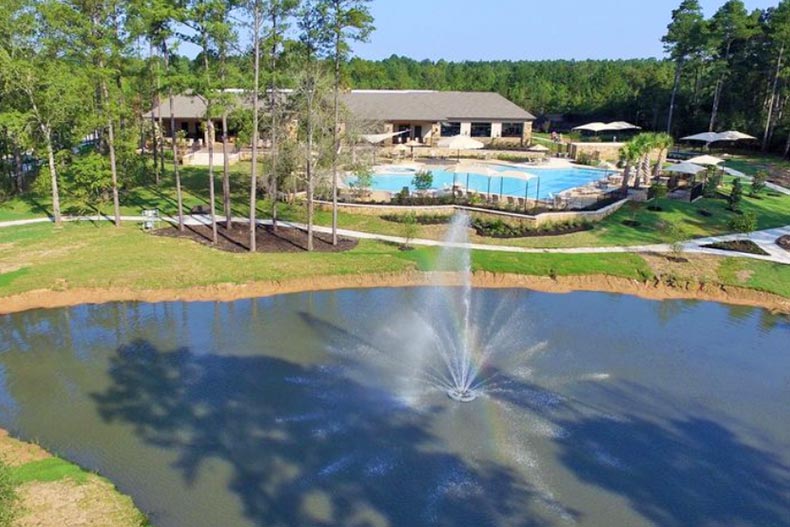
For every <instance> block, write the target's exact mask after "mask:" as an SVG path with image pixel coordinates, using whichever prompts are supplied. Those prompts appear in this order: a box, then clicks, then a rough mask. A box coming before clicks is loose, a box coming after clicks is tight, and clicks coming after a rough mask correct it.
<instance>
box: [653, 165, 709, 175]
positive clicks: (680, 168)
mask: <svg viewBox="0 0 790 527" xmlns="http://www.w3.org/2000/svg"><path fill="white" fill-rule="evenodd" d="M705 170H707V168H705V167H703V166H700V165H695V164H694V163H689V162H688V161H685V162H683V163H677V164H675V165H671V166H668V167H666V168H664V172H675V173H678V174H689V175H692V176H696V175H697V174H699V173H700V172H704V171H705Z"/></svg>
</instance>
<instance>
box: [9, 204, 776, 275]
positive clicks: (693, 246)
mask: <svg viewBox="0 0 790 527" xmlns="http://www.w3.org/2000/svg"><path fill="white" fill-rule="evenodd" d="M149 219H150V218H145V217H143V216H121V221H132V222H137V223H142V222H144V221H148V220H149ZM63 221H67V222H80V221H89V222H96V221H112V217H109V216H64V217H63ZM161 221H165V222H168V223H172V224H174V225H175V224H177V223H178V219H177V218H174V217H162V218H161ZM233 221H234V222H237V223H246V222H248V221H249V219H248V218H233ZM49 222H52V219H51V218H31V219H25V220H12V221H3V222H0V228H6V227H18V226H23V225H33V224H37V223H49ZM184 223H185V224H186V225H210V224H211V219H210V218H209V217H208V216H205V215H186V216H185V217H184ZM271 223H272V222H271V220H258V224H259V225H271ZM279 224H280V225H283V226H285V227H291V228H296V229H303V230H305V229H307V225H305V224H303V223H297V222H289V221H282V220H281V221H279ZM313 230H314V231H315V232H319V233H331V232H332V229H331V228H330V227H323V226H319V225H316V226H314V227H313ZM337 232H338V235H340V236H343V237H347V238H356V239H360V240H377V241H383V242H389V243H396V244H399V245H402V244H405V243H406V239H405V238H403V237H400V236H389V235H386V234H373V233H369V232H362V231H353V230H348V229H338V230H337ZM784 235H790V225H788V226H786V227H780V228H776V229H766V230H762V231H755V232H751V233H746V234H728V235H725V236H711V237H708V238H696V239H693V240H689V241H687V242H684V243H683V244H682V245H683V251H685V252H690V253H701V254H713V255H717V256H730V257H740V258H753V259H756V260H764V261H769V262H776V263H781V264H787V265H790V252H788V251H785V250H784V249H782V248H781V247H779V246H778V245H776V239H777V238H779V237H780V236H784ZM742 239H748V240H751V241H753V242H754V243H756V244H757V245H758V246H760V248H762V249H763V250H764V251H765V252H767V253H768V256H762V255H757V254H748V253H740V252H734V251H722V250H717V249H708V248H705V247H703V245H708V244H711V243H715V242H722V241H732V240H742ZM409 243H410V244H411V245H419V246H424V247H455V248H458V249H472V250H475V251H493V252H505V253H519V254H610V253H667V252H671V251H672V246H671V245H670V244H666V243H661V244H651V245H626V246H606V247H567V248H553V249H545V248H534V247H516V246H510V245H488V244H482V243H451V242H445V241H440V240H428V239H422V238H416V239H412V240H411V241H410V242H409Z"/></svg>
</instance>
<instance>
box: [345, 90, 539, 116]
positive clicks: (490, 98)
mask: <svg viewBox="0 0 790 527" xmlns="http://www.w3.org/2000/svg"><path fill="white" fill-rule="evenodd" d="M342 100H343V102H344V103H345V104H346V106H347V107H348V109H349V110H350V111H351V113H353V114H354V115H356V116H357V117H358V118H360V119H366V120H372V121H395V120H403V121H476V120H505V121H506V120H513V121H532V120H534V119H535V116H534V115H532V114H531V113H529V112H528V111H526V110H524V109H522V108H521V107H519V106H517V105H515V104H513V103H512V102H510V101H509V100H507V99H505V98H504V97H502V96H501V95H499V94H498V93H492V92H459V91H375V90H370V91H367V90H359V91H353V92H350V93H345V94H343V97H342Z"/></svg>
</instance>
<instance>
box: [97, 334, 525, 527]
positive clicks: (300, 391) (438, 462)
mask: <svg viewBox="0 0 790 527" xmlns="http://www.w3.org/2000/svg"><path fill="white" fill-rule="evenodd" d="M342 369H343V368H341V367H338V366H336V365H333V364H323V365H311V366H304V365H300V364H296V363H293V362H289V361H285V360H282V359H278V358H272V357H266V356H252V357H250V356H245V357H239V356H234V357H223V356H217V355H208V356H199V355H196V354H193V353H192V352H191V351H190V350H189V349H187V348H180V349H177V350H174V351H160V350H158V349H156V348H155V347H154V346H153V345H152V344H151V343H149V342H147V341H144V340H138V341H134V342H132V343H130V344H128V345H124V346H122V347H121V348H119V350H118V353H117V355H115V356H114V357H113V358H112V361H111V365H110V371H109V373H110V377H111V380H112V384H111V386H110V387H109V388H108V389H106V390H105V391H104V392H102V393H97V394H93V398H94V400H95V401H96V404H97V406H98V409H99V412H100V415H101V416H102V418H103V419H105V420H108V421H116V420H117V421H121V422H125V423H130V424H131V425H133V427H134V429H135V433H136V434H137V435H138V436H139V437H140V438H141V439H142V440H143V441H145V442H147V443H150V444H153V445H157V446H158V447H160V448H163V449H167V450H169V451H172V452H174V453H175V454H176V458H177V461H176V463H175V465H174V467H173V469H174V470H176V471H178V472H179V473H180V474H181V476H182V477H183V478H184V480H185V481H186V482H192V481H195V479H196V478H198V477H206V475H205V474H206V471H200V468H201V465H203V463H204V462H207V461H208V460H209V459H217V458H218V459H221V460H223V461H224V462H226V463H227V464H228V466H229V467H230V470H231V475H230V482H229V489H228V490H229V492H231V493H232V494H234V495H236V496H237V497H238V498H239V499H240V501H241V503H242V504H243V507H244V513H245V516H246V517H247V518H248V519H249V524H250V525H260V526H267V527H276V526H300V525H311V526H314V525H319V526H338V527H339V526H357V525H359V526H362V525H377V524H389V525H403V526H420V525H426V526H427V525H431V526H445V525H446V526H467V525H468V526H480V525H501V524H506V525H521V526H530V525H538V523H537V522H536V521H535V520H533V519H531V514H530V510H529V507H530V502H531V498H532V497H533V489H531V488H530V487H529V485H528V484H526V483H524V482H523V481H522V480H521V479H520V478H519V476H518V474H517V473H516V472H515V471H513V470H512V469H510V468H508V467H505V466H500V465H496V464H493V463H488V462H487V463H483V462H470V461H467V460H465V459H463V458H461V457H459V456H458V455H456V454H453V453H450V452H448V451H447V449H446V448H442V446H443V445H442V444H441V441H440V440H439V439H438V438H437V437H435V436H434V435H432V434H431V433H430V429H431V422H432V420H433V419H434V418H435V416H434V415H433V414H432V412H434V411H435V410H434V409H430V410H428V411H424V412H418V411H415V410H413V409H411V408H408V407H405V406H404V405H403V404H402V403H401V402H399V401H398V400H396V399H394V398H393V397H391V396H390V395H389V394H388V393H386V392H384V391H378V390H376V389H374V388H371V387H370V386H362V385H360V384H358V383H355V382H354V381H352V380H349V379H348V377H347V376H345V375H344V374H343V371H342ZM177 514H178V513H177V511H175V512H174V516H177ZM154 521H156V518H154Z"/></svg>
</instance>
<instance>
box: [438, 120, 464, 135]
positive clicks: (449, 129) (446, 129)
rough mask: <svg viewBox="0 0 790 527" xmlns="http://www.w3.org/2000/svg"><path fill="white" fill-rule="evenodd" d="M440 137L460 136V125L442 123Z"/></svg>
mask: <svg viewBox="0 0 790 527" xmlns="http://www.w3.org/2000/svg"><path fill="white" fill-rule="evenodd" d="M441 133H442V137H453V136H455V135H461V123H442V132H441Z"/></svg>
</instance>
